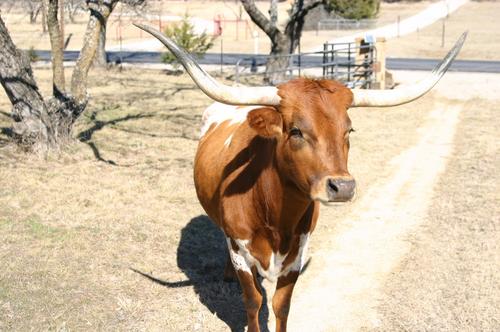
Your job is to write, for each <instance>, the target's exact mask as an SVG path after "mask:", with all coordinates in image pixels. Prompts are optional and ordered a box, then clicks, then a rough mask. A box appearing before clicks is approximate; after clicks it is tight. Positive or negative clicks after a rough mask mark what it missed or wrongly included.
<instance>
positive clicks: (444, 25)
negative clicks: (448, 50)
mask: <svg viewBox="0 0 500 332" xmlns="http://www.w3.org/2000/svg"><path fill="white" fill-rule="evenodd" d="M445 30H446V18H443V29H442V31H441V47H444V35H445Z"/></svg>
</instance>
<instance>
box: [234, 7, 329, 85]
mask: <svg viewBox="0 0 500 332" xmlns="http://www.w3.org/2000/svg"><path fill="white" fill-rule="evenodd" d="M327 2H328V0H315V1H305V0H295V1H293V4H292V8H291V9H290V12H289V15H290V16H289V18H288V21H287V23H286V25H285V27H284V28H280V27H278V24H277V23H278V6H277V3H278V0H271V7H270V9H269V17H267V16H266V15H264V14H263V13H262V12H261V11H260V10H259V9H258V8H257V6H256V5H255V1H254V0H241V3H242V4H243V8H245V10H246V12H247V13H248V15H249V16H250V19H251V20H252V21H253V22H254V23H255V24H256V25H257V26H258V27H259V28H260V29H261V30H262V31H264V33H265V34H266V35H267V36H268V37H269V39H270V40H271V58H270V59H269V60H268V61H267V64H266V81H267V82H268V83H270V84H276V83H279V82H281V81H283V79H284V76H285V73H284V71H283V70H284V69H285V68H286V67H287V66H288V63H289V58H288V57H287V56H286V55H287V54H292V53H294V52H295V49H296V48H297V46H298V44H299V41H300V37H301V35H302V29H303V27H304V19H305V17H306V15H307V14H308V13H309V11H310V10H312V9H313V8H315V7H317V6H319V5H323V6H324V5H327Z"/></svg>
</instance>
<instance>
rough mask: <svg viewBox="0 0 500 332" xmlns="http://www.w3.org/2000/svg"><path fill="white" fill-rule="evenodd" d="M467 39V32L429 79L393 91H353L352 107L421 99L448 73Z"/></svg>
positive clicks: (391, 104)
mask: <svg viewBox="0 0 500 332" xmlns="http://www.w3.org/2000/svg"><path fill="white" fill-rule="evenodd" d="M466 37H467V32H464V33H463V34H462V36H460V38H459V39H458V41H457V42H456V44H455V46H453V48H452V49H451V50H450V51H449V52H448V54H447V55H446V57H445V58H444V59H443V61H441V63H440V64H439V65H437V66H436V68H434V70H433V71H432V74H431V75H429V76H428V77H427V78H425V79H423V80H421V81H419V82H417V83H413V84H404V85H400V86H398V87H397V88H395V89H393V90H358V89H355V90H351V91H352V93H353V95H354V99H353V101H352V105H351V107H360V106H374V107H375V106H396V105H401V104H405V103H408V102H410V101H412V100H415V99H417V98H419V97H421V96H422V95H424V94H425V93H426V92H427V91H429V90H430V89H432V87H433V86H434V85H436V83H437V82H438V81H439V80H440V79H441V77H442V76H443V75H444V73H446V71H447V70H448V68H449V67H450V65H451V63H452V62H453V60H454V59H455V57H456V56H457V54H458V52H460V49H461V48H462V45H463V44H464V42H465V38H466Z"/></svg>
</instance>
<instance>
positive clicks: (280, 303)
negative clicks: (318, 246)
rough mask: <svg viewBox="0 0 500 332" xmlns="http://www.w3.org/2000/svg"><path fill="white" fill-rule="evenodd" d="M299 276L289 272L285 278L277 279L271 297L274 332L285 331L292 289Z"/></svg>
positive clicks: (296, 272)
mask: <svg viewBox="0 0 500 332" xmlns="http://www.w3.org/2000/svg"><path fill="white" fill-rule="evenodd" d="M298 276H299V271H291V272H289V273H288V274H287V275H286V276H281V277H279V278H278V282H277V284H276V292H275V293H274V296H273V311H274V315H275V316H276V332H284V331H286V322H287V319H288V313H289V312H290V301H291V299H292V292H293V287H294V286H295V282H296V281H297V278H298Z"/></svg>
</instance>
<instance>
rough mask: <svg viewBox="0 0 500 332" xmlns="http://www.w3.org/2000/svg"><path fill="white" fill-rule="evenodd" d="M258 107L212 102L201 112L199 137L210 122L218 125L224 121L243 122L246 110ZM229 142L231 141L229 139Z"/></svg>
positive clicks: (231, 122) (206, 129)
mask: <svg viewBox="0 0 500 332" xmlns="http://www.w3.org/2000/svg"><path fill="white" fill-rule="evenodd" d="M259 107H261V106H234V105H226V104H221V103H217V102H215V103H213V104H212V105H210V106H209V107H207V109H205V111H204V112H203V116H202V125H201V131H200V138H201V137H203V136H204V135H205V134H206V133H207V131H208V129H210V127H211V126H212V124H215V126H218V125H220V124H221V123H223V122H225V121H230V124H237V123H243V122H245V121H246V119H247V114H248V112H250V111H251V110H253V109H256V108H259ZM231 138H232V136H231ZM226 142H227V141H226ZM229 143H231V141H230V140H229ZM229 143H227V145H229ZM225 145H226V144H225Z"/></svg>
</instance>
